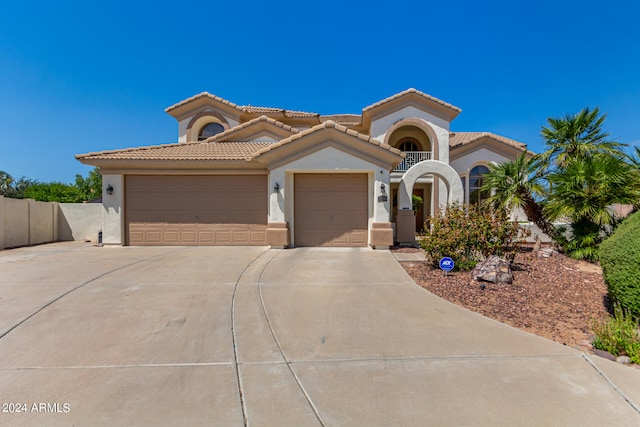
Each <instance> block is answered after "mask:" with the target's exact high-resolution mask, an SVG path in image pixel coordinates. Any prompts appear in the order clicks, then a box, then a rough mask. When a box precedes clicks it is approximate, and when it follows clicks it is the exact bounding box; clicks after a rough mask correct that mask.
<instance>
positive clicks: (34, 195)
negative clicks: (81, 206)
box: [24, 182, 85, 203]
mask: <svg viewBox="0 0 640 427" xmlns="http://www.w3.org/2000/svg"><path fill="white" fill-rule="evenodd" d="M24 195H25V197H26V198H29V199H34V200H38V201H41V202H60V203H81V202H83V201H85V195H84V194H83V193H82V191H81V190H80V189H79V188H78V187H76V186H75V185H71V184H65V183H62V182H37V183H34V184H32V185H30V186H29V187H28V188H27V189H26V190H25V193H24Z"/></svg>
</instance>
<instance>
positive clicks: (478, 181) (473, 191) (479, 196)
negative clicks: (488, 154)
mask: <svg viewBox="0 0 640 427" xmlns="http://www.w3.org/2000/svg"><path fill="white" fill-rule="evenodd" d="M487 172H489V168H488V167H486V166H484V165H478V166H475V167H474V168H473V169H471V172H469V204H474V205H477V204H480V202H481V201H482V200H484V199H486V198H487V197H489V193H488V192H486V191H482V185H483V184H484V176H483V175H484V174H485V173H487Z"/></svg>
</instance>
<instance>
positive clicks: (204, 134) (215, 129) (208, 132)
mask: <svg viewBox="0 0 640 427" xmlns="http://www.w3.org/2000/svg"><path fill="white" fill-rule="evenodd" d="M220 132H224V126H222V125H221V124H220V123H216V122H212V123H209V124H208V125H205V126H204V127H203V128H202V129H200V135H198V141H204V140H205V139H207V138H209V137H212V136H213V135H217V134H219V133H220Z"/></svg>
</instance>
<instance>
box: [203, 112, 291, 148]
mask: <svg viewBox="0 0 640 427" xmlns="http://www.w3.org/2000/svg"><path fill="white" fill-rule="evenodd" d="M260 122H266V123H270V124H272V125H274V126H278V127H281V128H282V129H284V130H287V131H289V132H291V133H298V132H300V131H299V130H298V129H297V128H294V127H293V126H289V125H288V124H285V123H282V122H280V121H278V120H275V119H272V118H271V117H267V116H260V117H256V118H255V119H251V120H249V121H248V122H244V123H241V124H239V125H238V126H235V127H232V128H231V129H227V130H225V131H224V132H220V133H219V134H216V135H213V136H211V137H209V138H207V139H206V140H204V141H202V142H212V141H219V140H221V139H224V138H225V137H226V136H228V135H230V134H233V133H236V132H237V131H239V130H241V129H244V128H247V127H249V126H251V125H254V124H256V123H260Z"/></svg>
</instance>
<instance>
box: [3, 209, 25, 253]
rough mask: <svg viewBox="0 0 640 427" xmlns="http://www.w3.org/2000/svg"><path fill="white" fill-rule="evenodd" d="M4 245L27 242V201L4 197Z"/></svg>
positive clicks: (14, 245) (18, 244) (9, 245)
mask: <svg viewBox="0 0 640 427" xmlns="http://www.w3.org/2000/svg"><path fill="white" fill-rule="evenodd" d="M3 214H4V215H3V216H4V218H3V225H4V247H5V248H13V247H16V246H26V245H28V244H29V201H28V200H20V199H8V198H5V199H4V213H3Z"/></svg>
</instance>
